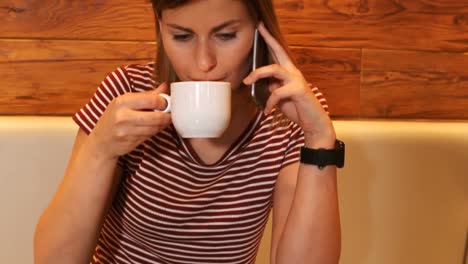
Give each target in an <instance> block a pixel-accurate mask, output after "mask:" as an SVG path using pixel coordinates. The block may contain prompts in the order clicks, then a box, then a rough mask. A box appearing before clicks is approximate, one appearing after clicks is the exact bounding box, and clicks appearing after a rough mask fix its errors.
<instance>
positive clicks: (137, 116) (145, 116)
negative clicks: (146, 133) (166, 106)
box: [126, 111, 171, 126]
mask: <svg viewBox="0 0 468 264" xmlns="http://www.w3.org/2000/svg"><path fill="white" fill-rule="evenodd" d="M126 118H128V120H132V121H131V122H130V123H131V124H132V125H135V126H167V125H169V124H170V123H171V114H168V113H163V112H154V111H129V112H128V114H127V117H126Z"/></svg>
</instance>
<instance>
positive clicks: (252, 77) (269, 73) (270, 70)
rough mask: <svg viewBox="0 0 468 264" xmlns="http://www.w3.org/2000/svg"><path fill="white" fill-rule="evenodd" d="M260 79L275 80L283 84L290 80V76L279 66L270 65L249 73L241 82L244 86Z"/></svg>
mask: <svg viewBox="0 0 468 264" xmlns="http://www.w3.org/2000/svg"><path fill="white" fill-rule="evenodd" d="M262 78H275V79H278V80H281V81H283V82H288V81H289V80H290V79H291V76H290V74H289V72H288V71H286V69H284V68H283V67H281V66H280V65H278V64H270V65H267V66H263V67H260V68H258V69H256V70H255V71H253V72H251V73H250V74H249V75H248V76H247V77H245V78H244V80H243V82H244V84H246V85H250V84H252V83H254V82H256V81H257V80H259V79H262Z"/></svg>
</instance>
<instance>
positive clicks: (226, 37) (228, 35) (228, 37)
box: [216, 32, 237, 40]
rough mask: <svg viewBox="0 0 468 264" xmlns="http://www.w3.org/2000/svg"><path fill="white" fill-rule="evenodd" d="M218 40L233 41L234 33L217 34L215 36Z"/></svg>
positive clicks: (235, 34)
mask: <svg viewBox="0 0 468 264" xmlns="http://www.w3.org/2000/svg"><path fill="white" fill-rule="evenodd" d="M216 36H217V37H218V38H219V39H220V40H231V39H234V38H235V37H236V36H237V33H236V32H230V33H219V34H217V35H216Z"/></svg>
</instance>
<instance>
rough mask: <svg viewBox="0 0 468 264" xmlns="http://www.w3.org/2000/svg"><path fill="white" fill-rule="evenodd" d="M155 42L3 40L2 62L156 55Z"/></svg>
mask: <svg viewBox="0 0 468 264" xmlns="http://www.w3.org/2000/svg"><path fill="white" fill-rule="evenodd" d="M155 48H156V44H155V43H151V42H118V41H74V40H36V39H33V40H30V39H3V40H2V39H0V63H5V62H12V63H13V62H28V61H29V62H31V61H36V62H37V61H70V60H89V61H90V62H91V63H92V60H141V59H150V58H155V56H156V55H155Z"/></svg>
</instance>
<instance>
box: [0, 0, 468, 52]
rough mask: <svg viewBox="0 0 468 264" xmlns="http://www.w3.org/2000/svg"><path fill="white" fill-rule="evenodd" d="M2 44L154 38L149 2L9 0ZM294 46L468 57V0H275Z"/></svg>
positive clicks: (1, 14) (0, 10)
mask: <svg viewBox="0 0 468 264" xmlns="http://www.w3.org/2000/svg"><path fill="white" fill-rule="evenodd" d="M4 2H5V3H3V4H2V5H1V7H0V38H39V39H79V40H131V41H135V40H138V41H153V40H154V36H155V34H154V17H153V13H152V9H151V5H150V4H149V3H148V1H143V0H140V1H131V0H119V1H110V0H98V1H70V0H54V1H53V0H44V1H26V0H4ZM274 2H275V6H276V8H277V13H278V17H279V20H280V22H281V25H282V30H283V32H284V34H285V36H286V39H287V41H288V43H290V44H291V45H300V46H316V47H338V48H344V47H349V48H361V47H362V48H380V49H407V50H432V51H451V52H467V51H468V14H467V13H468V3H467V2H466V0H450V1H443V0H435V1H421V0H400V1H397V0H327V1H323V0H285V1H280V0H276V1H274Z"/></svg>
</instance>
